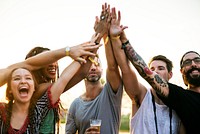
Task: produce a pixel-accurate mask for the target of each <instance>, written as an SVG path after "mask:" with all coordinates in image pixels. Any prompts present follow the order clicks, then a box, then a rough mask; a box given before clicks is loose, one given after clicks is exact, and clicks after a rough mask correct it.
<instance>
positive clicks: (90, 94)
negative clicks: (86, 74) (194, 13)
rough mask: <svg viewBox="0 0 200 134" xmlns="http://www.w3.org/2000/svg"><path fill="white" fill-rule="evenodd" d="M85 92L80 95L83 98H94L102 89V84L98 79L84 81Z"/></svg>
mask: <svg viewBox="0 0 200 134" xmlns="http://www.w3.org/2000/svg"><path fill="white" fill-rule="evenodd" d="M85 87H86V92H85V93H84V94H83V95H82V96H81V97H82V99H83V100H88V101H89V100H93V99H95V98H96V97H97V96H98V95H99V94H100V93H101V90H102V89H103V85H102V84H101V83H100V81H97V82H89V81H85Z"/></svg>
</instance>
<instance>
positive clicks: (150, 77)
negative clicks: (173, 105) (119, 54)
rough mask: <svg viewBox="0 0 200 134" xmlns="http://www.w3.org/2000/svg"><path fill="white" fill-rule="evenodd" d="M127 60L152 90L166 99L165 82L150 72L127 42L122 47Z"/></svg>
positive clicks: (167, 89)
mask: <svg viewBox="0 0 200 134" xmlns="http://www.w3.org/2000/svg"><path fill="white" fill-rule="evenodd" d="M122 47H123V49H124V51H125V53H126V55H127V57H128V59H129V60H130V61H131V63H132V64H133V66H134V67H135V68H136V69H137V71H138V72H139V74H140V75H141V76H142V77H143V78H144V79H145V80H146V81H147V82H148V83H149V84H150V85H151V86H152V87H153V89H154V90H155V91H156V92H157V93H158V94H160V95H161V96H164V97H167V96H168V94H169V88H168V84H167V82H166V81H165V80H164V79H162V78H161V77H160V76H159V75H158V74H157V73H156V72H153V71H151V70H150V69H149V68H148V66H147V64H146V63H145V62H144V60H143V59H142V57H140V55H139V54H138V53H137V52H136V51H135V50H134V49H133V47H132V46H131V44H130V42H129V41H128V40H127V41H126V42H124V43H123V45H122Z"/></svg>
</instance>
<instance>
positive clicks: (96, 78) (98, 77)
mask: <svg viewBox="0 0 200 134" xmlns="http://www.w3.org/2000/svg"><path fill="white" fill-rule="evenodd" d="M100 78H101V75H96V76H87V77H86V80H87V81H89V82H97V81H99V79H100Z"/></svg>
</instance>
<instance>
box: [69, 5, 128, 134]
mask: <svg viewBox="0 0 200 134" xmlns="http://www.w3.org/2000/svg"><path fill="white" fill-rule="evenodd" d="M100 18H101V20H99V18H98V17H96V22H95V24H96V25H100V26H101V25H102V26H103V27H102V28H101V29H98V28H96V27H95V32H97V33H100V37H102V38H103V40H104V44H105V45H104V46H105V54H106V61H107V69H106V83H105V84H104V83H102V81H101V75H102V67H101V64H100V59H99V57H98V56H96V57H95V58H94V59H91V62H92V65H91V67H90V69H89V71H88V73H87V76H86V78H85V79H84V81H85V89H86V92H85V93H83V94H82V95H81V96H80V97H78V98H76V99H75V100H74V101H73V102H72V104H71V106H70V108H69V112H68V115H67V122H66V127H65V133H66V134H76V132H78V134H85V133H87V134H91V133H95V134H100V133H101V134H119V127H120V117H121V101H122V95H123V82H122V78H123V77H124V76H125V75H126V78H128V76H127V75H129V74H122V75H121V73H120V70H119V66H118V64H117V62H116V59H115V57H114V52H113V48H112V45H116V43H113V40H112V36H111V38H110V39H109V38H108V39H107V37H108V35H112V33H108V31H109V29H108V28H109V27H108V23H109V22H110V21H109V20H110V5H108V6H107V4H106V3H105V5H102V12H101V17H100ZM96 30H97V31H96ZM99 31H100V32H99ZM105 31H106V32H105ZM96 42H100V40H98V41H96ZM112 43H113V44H112ZM90 119H100V120H101V127H100V132H99V131H98V132H97V131H96V130H95V129H96V127H90Z"/></svg>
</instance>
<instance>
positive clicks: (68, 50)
mask: <svg viewBox="0 0 200 134" xmlns="http://www.w3.org/2000/svg"><path fill="white" fill-rule="evenodd" d="M65 52H66V56H69V54H70V47H69V46H67V47H66V48H65Z"/></svg>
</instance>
